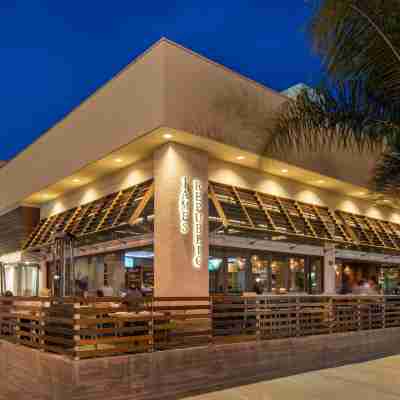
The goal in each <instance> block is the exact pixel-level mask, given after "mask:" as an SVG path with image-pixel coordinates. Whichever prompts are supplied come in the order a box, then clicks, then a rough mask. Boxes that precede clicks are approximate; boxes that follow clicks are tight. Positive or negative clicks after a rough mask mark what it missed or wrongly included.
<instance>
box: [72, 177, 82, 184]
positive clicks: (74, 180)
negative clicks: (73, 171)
mask: <svg viewBox="0 0 400 400" xmlns="http://www.w3.org/2000/svg"><path fill="white" fill-rule="evenodd" d="M80 181H81V180H80V179H78V178H75V179H73V180H72V182H74V183H79V182H80Z"/></svg>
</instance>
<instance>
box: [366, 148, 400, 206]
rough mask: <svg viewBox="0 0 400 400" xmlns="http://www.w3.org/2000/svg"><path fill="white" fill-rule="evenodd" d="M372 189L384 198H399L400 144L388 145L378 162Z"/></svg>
mask: <svg viewBox="0 0 400 400" xmlns="http://www.w3.org/2000/svg"><path fill="white" fill-rule="evenodd" d="M372 187H373V189H374V190H375V191H376V192H377V193H379V194H380V195H381V196H384V197H392V198H395V199H399V198H400V143H399V142H398V141H397V142H395V143H393V144H390V145H389V146H388V148H387V149H386V151H385V152H383V153H382V155H381V157H380V159H379V160H378V162H377V164H376V167H375V171H374V177H373V180H372Z"/></svg>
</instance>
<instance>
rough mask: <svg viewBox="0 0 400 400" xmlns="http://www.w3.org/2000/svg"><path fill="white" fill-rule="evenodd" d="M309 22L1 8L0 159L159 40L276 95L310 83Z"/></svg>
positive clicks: (264, 12)
mask: <svg viewBox="0 0 400 400" xmlns="http://www.w3.org/2000/svg"><path fill="white" fill-rule="evenodd" d="M310 14H311V9H310V6H309V5H307V2H306V1H305V0H269V1H265V0H263V1H261V0H247V1H245V0H230V1H228V0H219V1H216V0H202V1H194V0H186V1H179V0H169V1H135V0H114V1H110V0H97V1H94V0H80V1H77V0H69V1H54V0H29V1H23V0H1V1H0V89H1V91H0V110H1V111H0V118H1V119H0V121H1V127H0V159H9V158H11V157H13V156H15V154H17V153H18V152H19V151H21V150H22V149H23V148H24V147H26V146H27V145H29V144H30V143H32V142H33V141H34V140H35V139H36V138H37V137H38V136H40V135H41V134H42V133H43V132H44V131H46V130H47V129H48V128H50V127H51V126H52V125H53V124H54V123H56V122H57V121H58V120H59V119H60V118H62V117H63V116H64V115H65V114H67V113H68V112H69V111H70V110H71V109H72V108H73V107H75V106H76V105H77V104H79V103H80V102H81V101H82V100H84V99H85V98H86V97H87V96H88V95H90V94H91V93H92V92H93V91H94V90H95V89H96V88H98V87H99V86H100V85H102V84H103V83H105V82H106V81H107V80H109V79H110V78H111V77H112V76H113V75H115V74H116V73H117V72H118V71H119V70H120V69H121V68H123V67H124V66H125V65H126V64H127V63H129V61H130V60H132V59H134V58H135V57H136V56H137V55H138V54H140V53H141V52H143V51H144V50H145V49H146V48H148V47H149V46H150V45H151V44H153V43H154V42H155V41H157V40H158V39H159V38H160V37H162V36H165V37H167V38H169V39H171V40H174V41H176V42H178V43H180V44H182V45H184V46H186V47H189V48H191V49H193V50H194V51H196V52H199V53H201V54H203V55H205V56H206V57H208V58H211V59H212V60H215V61H217V62H219V63H222V64H224V65H226V66H228V67H230V68H232V69H234V70H236V71H238V72H240V73H242V74H244V75H246V76H248V77H250V78H253V79H255V80H257V81H259V82H262V83H264V84H265V85H267V86H269V87H271V88H274V89H277V90H283V89H286V88H288V87H289V86H291V85H293V84H296V83H298V82H304V83H307V84H309V85H313V84H316V83H318V81H319V79H320V63H319V60H318V58H316V57H315V56H314V55H313V54H312V52H311V50H310V45H309V41H308V38H307V35H306V33H305V26H306V23H307V20H308V18H309V16H310ZM77 145H79V144H77ZM71 157H73V154H71Z"/></svg>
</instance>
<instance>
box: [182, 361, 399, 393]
mask: <svg viewBox="0 0 400 400" xmlns="http://www.w3.org/2000/svg"><path fill="white" fill-rule="evenodd" d="M334 399H335V400H394V399H397V400H400V356H395V357H388V358H383V359H380V360H376V361H370V362H366V363H362V364H354V365H348V366H345V367H339V368H332V369H325V370H321V371H316V372H308V373H305V374H301V375H295V376H291V377H288V378H281V379H275V380H272V381H264V382H259V383H255V384H252V385H246V386H240V387H237V388H232V389H227V390H222V391H219V392H214V393H208V394H204V395H200V396H194V397H188V398H186V399H185V400H334Z"/></svg>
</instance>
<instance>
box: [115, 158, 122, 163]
mask: <svg viewBox="0 0 400 400" xmlns="http://www.w3.org/2000/svg"><path fill="white" fill-rule="evenodd" d="M122 161H124V160H123V159H122V158H116V159H115V162H116V163H122Z"/></svg>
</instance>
